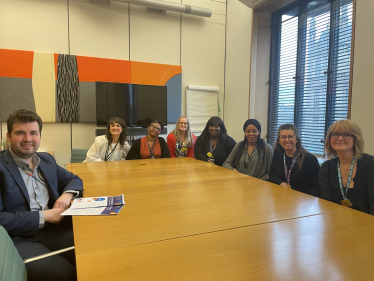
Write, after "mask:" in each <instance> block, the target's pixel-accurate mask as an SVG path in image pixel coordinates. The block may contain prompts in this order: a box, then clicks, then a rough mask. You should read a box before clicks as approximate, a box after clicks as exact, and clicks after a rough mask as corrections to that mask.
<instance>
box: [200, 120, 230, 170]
mask: <svg viewBox="0 0 374 281" xmlns="http://www.w3.org/2000/svg"><path fill="white" fill-rule="evenodd" d="M235 144H236V142H235V140H234V139H233V138H232V137H230V136H228V135H227V131H226V127H225V124H223V121H222V119H221V118H219V117H218V116H213V117H212V118H210V119H209V120H208V122H207V123H206V126H205V129H204V131H203V132H202V133H201V135H200V136H199V137H198V138H197V140H196V144H195V149H194V153H195V158H196V159H198V160H202V161H206V162H209V163H212V164H216V165H218V166H222V164H223V162H225V160H226V159H227V157H228V156H229V155H230V153H231V150H232V149H233V148H234V146H235Z"/></svg>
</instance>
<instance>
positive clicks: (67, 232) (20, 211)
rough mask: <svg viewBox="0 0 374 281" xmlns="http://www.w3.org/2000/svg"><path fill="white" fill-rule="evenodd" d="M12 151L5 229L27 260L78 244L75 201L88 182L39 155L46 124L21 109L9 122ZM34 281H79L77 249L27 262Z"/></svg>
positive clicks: (4, 169)
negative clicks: (67, 214)
mask: <svg viewBox="0 0 374 281" xmlns="http://www.w3.org/2000/svg"><path fill="white" fill-rule="evenodd" d="M7 127H8V133H7V140H8V142H9V143H10V147H9V149H8V150H5V151H1V152H0V225H2V226H3V227H4V228H5V229H6V230H7V231H8V233H9V235H10V236H11V238H12V240H13V242H14V244H15V246H16V248H17V249H18V251H19V253H20V255H21V257H22V258H23V259H26V258H30V257H33V256H37V255H41V254H45V253H49V252H51V251H55V250H59V249H62V248H66V247H70V246H73V245H74V237H73V230H72V223H71V217H67V218H65V219H64V220H63V219H62V218H63V217H62V216H61V213H62V212H63V211H65V210H66V209H67V208H68V207H69V205H70V202H71V199H73V198H75V197H77V196H81V195H82V192H83V183H82V180H81V179H80V178H79V177H78V176H75V175H73V174H72V173H70V172H68V171H66V170H65V169H63V168H61V167H60V166H58V165H57V164H56V162H55V160H54V159H53V157H52V156H51V155H49V154H48V153H37V152H36V151H37V150H38V148H39V145H40V139H41V131H42V120H41V118H40V117H39V116H38V115H37V114H36V113H34V112H32V111H28V110H23V109H20V110H17V111H15V112H13V113H12V114H10V115H9V118H8V120H7ZM26 269H27V275H28V280H54V281H56V280H75V279H76V272H75V255H74V251H70V252H66V253H65V254H61V255H56V256H53V257H49V258H45V259H42V260H39V261H35V262H32V263H28V264H26Z"/></svg>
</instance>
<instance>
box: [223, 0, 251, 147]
mask: <svg viewBox="0 0 374 281" xmlns="http://www.w3.org/2000/svg"><path fill="white" fill-rule="evenodd" d="M252 16H253V13H252V9H249V8H248V7H247V6H245V5H244V4H243V3H241V2H239V1H228V2H227V26H226V28H227V33H226V79H225V81H226V83H225V108H224V109H225V112H224V117H225V118H224V119H225V125H226V127H227V130H228V133H229V135H231V136H232V137H233V138H234V139H235V140H236V141H241V140H243V136H244V133H243V124H244V122H245V121H246V120H247V119H248V117H249V114H248V110H249V87H250V81H249V78H250V75H251V74H250V68H251V52H250V51H251V43H252V40H251V38H252V20H253V18H252Z"/></svg>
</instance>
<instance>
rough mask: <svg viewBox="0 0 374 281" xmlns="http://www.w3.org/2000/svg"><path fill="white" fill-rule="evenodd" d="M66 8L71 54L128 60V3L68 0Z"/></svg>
mask: <svg viewBox="0 0 374 281" xmlns="http://www.w3.org/2000/svg"><path fill="white" fill-rule="evenodd" d="M69 10H70V53H71V54H72V55H82V56H88V57H99V58H112V59H122V60H129V32H128V30H129V29H128V10H127V5H123V8H118V7H109V6H103V5H93V4H89V3H82V2H77V1H70V5H69Z"/></svg>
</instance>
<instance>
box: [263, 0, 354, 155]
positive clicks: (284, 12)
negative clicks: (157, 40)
mask: <svg viewBox="0 0 374 281" xmlns="http://www.w3.org/2000/svg"><path fill="white" fill-rule="evenodd" d="M352 12H353V3H352V0H333V1H331V0H330V1H329V0H299V1H296V2H294V3H293V4H291V5H289V6H287V7H285V8H283V9H281V10H279V11H276V12H274V13H273V14H272V38H271V66H270V81H269V126H268V128H269V131H268V142H269V143H270V144H274V142H275V141H276V139H277V130H278V127H279V126H280V125H282V124H285V123H292V124H294V125H295V126H296V128H297V129H298V131H299V135H300V137H301V140H302V143H303V146H304V147H305V148H306V149H308V150H309V151H310V152H311V153H315V154H318V155H323V154H324V144H323V141H324V138H325V134H326V131H327V129H328V128H329V127H330V125H331V124H332V123H333V122H335V121H336V120H338V119H343V118H347V112H348V96H349V82H350V62H351V58H350V56H351V34H352Z"/></svg>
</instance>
